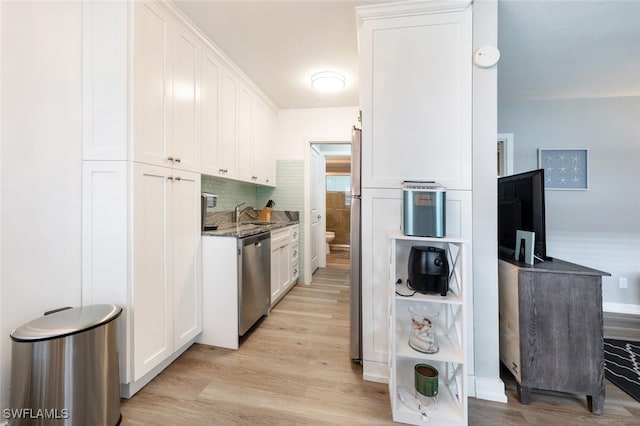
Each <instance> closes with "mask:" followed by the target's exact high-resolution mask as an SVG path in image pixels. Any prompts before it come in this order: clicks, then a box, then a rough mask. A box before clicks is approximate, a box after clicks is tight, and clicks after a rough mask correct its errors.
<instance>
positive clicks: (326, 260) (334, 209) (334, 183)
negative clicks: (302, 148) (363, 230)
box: [305, 142, 351, 282]
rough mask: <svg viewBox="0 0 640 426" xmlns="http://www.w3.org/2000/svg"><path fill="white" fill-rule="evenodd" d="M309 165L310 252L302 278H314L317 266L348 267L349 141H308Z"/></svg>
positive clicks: (309, 279) (310, 279)
mask: <svg viewBox="0 0 640 426" xmlns="http://www.w3.org/2000/svg"><path fill="white" fill-rule="evenodd" d="M309 167H310V169H309V176H310V187H309V189H310V195H309V210H308V211H309V222H308V223H309V228H308V229H309V250H308V253H309V255H308V256H305V257H308V265H309V267H310V268H309V274H308V279H307V277H305V282H312V281H313V275H312V274H313V273H314V272H315V271H316V270H317V269H318V268H325V267H337V268H341V269H349V253H350V250H349V248H350V214H351V211H350V206H351V192H350V191H351V172H350V170H351V144H350V143H346V142H325V143H321V142H312V143H310V150H309ZM305 262H307V259H305ZM305 275H307V274H306V273H305Z"/></svg>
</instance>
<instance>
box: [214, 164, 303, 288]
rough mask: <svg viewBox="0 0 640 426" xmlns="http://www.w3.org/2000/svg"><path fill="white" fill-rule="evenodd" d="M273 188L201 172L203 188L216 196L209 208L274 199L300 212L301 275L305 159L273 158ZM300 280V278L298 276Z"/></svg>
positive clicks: (259, 204) (261, 204)
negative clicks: (213, 205) (274, 170)
mask: <svg viewBox="0 0 640 426" xmlns="http://www.w3.org/2000/svg"><path fill="white" fill-rule="evenodd" d="M276 182H277V185H278V186H277V187H276V188H269V187H266V186H260V185H255V184H251V183H244V182H238V181H234V180H229V179H222V178H219V177H214V176H208V175H202V191H203V192H210V193H212V194H216V195H217V196H218V202H217V205H216V207H215V208H213V209H211V210H210V211H211V212H224V211H233V209H234V208H235V206H236V205H238V204H240V203H245V205H244V206H242V207H243V208H244V207H249V206H251V207H255V209H256V210H260V209H262V208H263V207H264V206H265V205H266V204H267V201H269V200H273V201H275V203H276V205H275V207H274V210H287V211H297V212H300V216H299V217H300V247H299V250H300V260H301V261H300V277H303V276H304V262H302V259H304V238H305V235H304V220H305V219H304V214H302V212H303V210H304V160H278V161H276ZM300 281H301V282H302V278H301V279H300Z"/></svg>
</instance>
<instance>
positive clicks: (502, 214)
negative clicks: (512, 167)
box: [498, 169, 547, 260]
mask: <svg viewBox="0 0 640 426" xmlns="http://www.w3.org/2000/svg"><path fill="white" fill-rule="evenodd" d="M518 229H520V230H523V231H530V232H534V233H535V244H534V249H533V252H534V255H535V256H536V257H538V260H544V259H546V258H547V247H546V230H545V208H544V169H538V170H532V171H529V172H524V173H519V174H516V175H511V176H505V177H501V178H498V248H499V256H500V257H501V258H503V259H514V254H515V250H516V231H517V230H518Z"/></svg>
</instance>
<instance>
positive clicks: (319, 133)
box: [276, 107, 359, 283]
mask: <svg viewBox="0 0 640 426" xmlns="http://www.w3.org/2000/svg"><path fill="white" fill-rule="evenodd" d="M358 112H359V108H358V107H340V108H301V109H283V110H280V111H279V112H278V138H277V141H278V150H277V156H276V158H277V159H278V160H300V161H303V162H304V191H303V194H302V196H303V197H304V202H303V204H304V209H303V211H302V212H300V232H301V240H302V243H303V246H304V247H303V250H302V256H303V258H302V262H303V266H302V272H303V273H304V275H301V277H300V281H301V282H303V283H310V282H311V274H312V271H311V258H310V255H309V253H311V238H309V237H308V235H309V232H310V225H309V220H308V213H309V211H310V208H311V207H310V206H311V198H310V194H311V179H310V176H311V162H310V153H309V147H310V144H309V142H311V141H313V142H350V141H351V129H352V128H353V126H354V124H357V123H358ZM323 216H324V215H323ZM320 228H321V229H324V227H323V226H321V227H320Z"/></svg>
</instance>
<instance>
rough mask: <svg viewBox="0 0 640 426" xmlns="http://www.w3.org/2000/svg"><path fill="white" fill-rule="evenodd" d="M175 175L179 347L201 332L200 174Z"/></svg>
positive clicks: (175, 310) (176, 333)
mask: <svg viewBox="0 0 640 426" xmlns="http://www.w3.org/2000/svg"><path fill="white" fill-rule="evenodd" d="M173 177H174V179H173V183H172V184H171V187H172V188H171V189H172V192H173V194H172V198H173V204H172V208H173V213H172V217H173V222H172V234H173V235H172V242H173V244H172V246H171V250H172V256H171V257H172V264H173V276H172V277H173V279H172V287H173V346H174V350H177V349H178V348H180V347H181V346H182V345H184V344H186V343H187V342H188V341H189V340H191V339H193V338H194V337H195V336H196V335H197V334H198V333H200V332H201V331H202V286H201V277H200V274H201V266H200V265H201V262H200V259H201V235H200V234H201V233H200V201H199V200H200V175H199V174H197V173H191V172H185V171H175V170H174V176H173Z"/></svg>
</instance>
